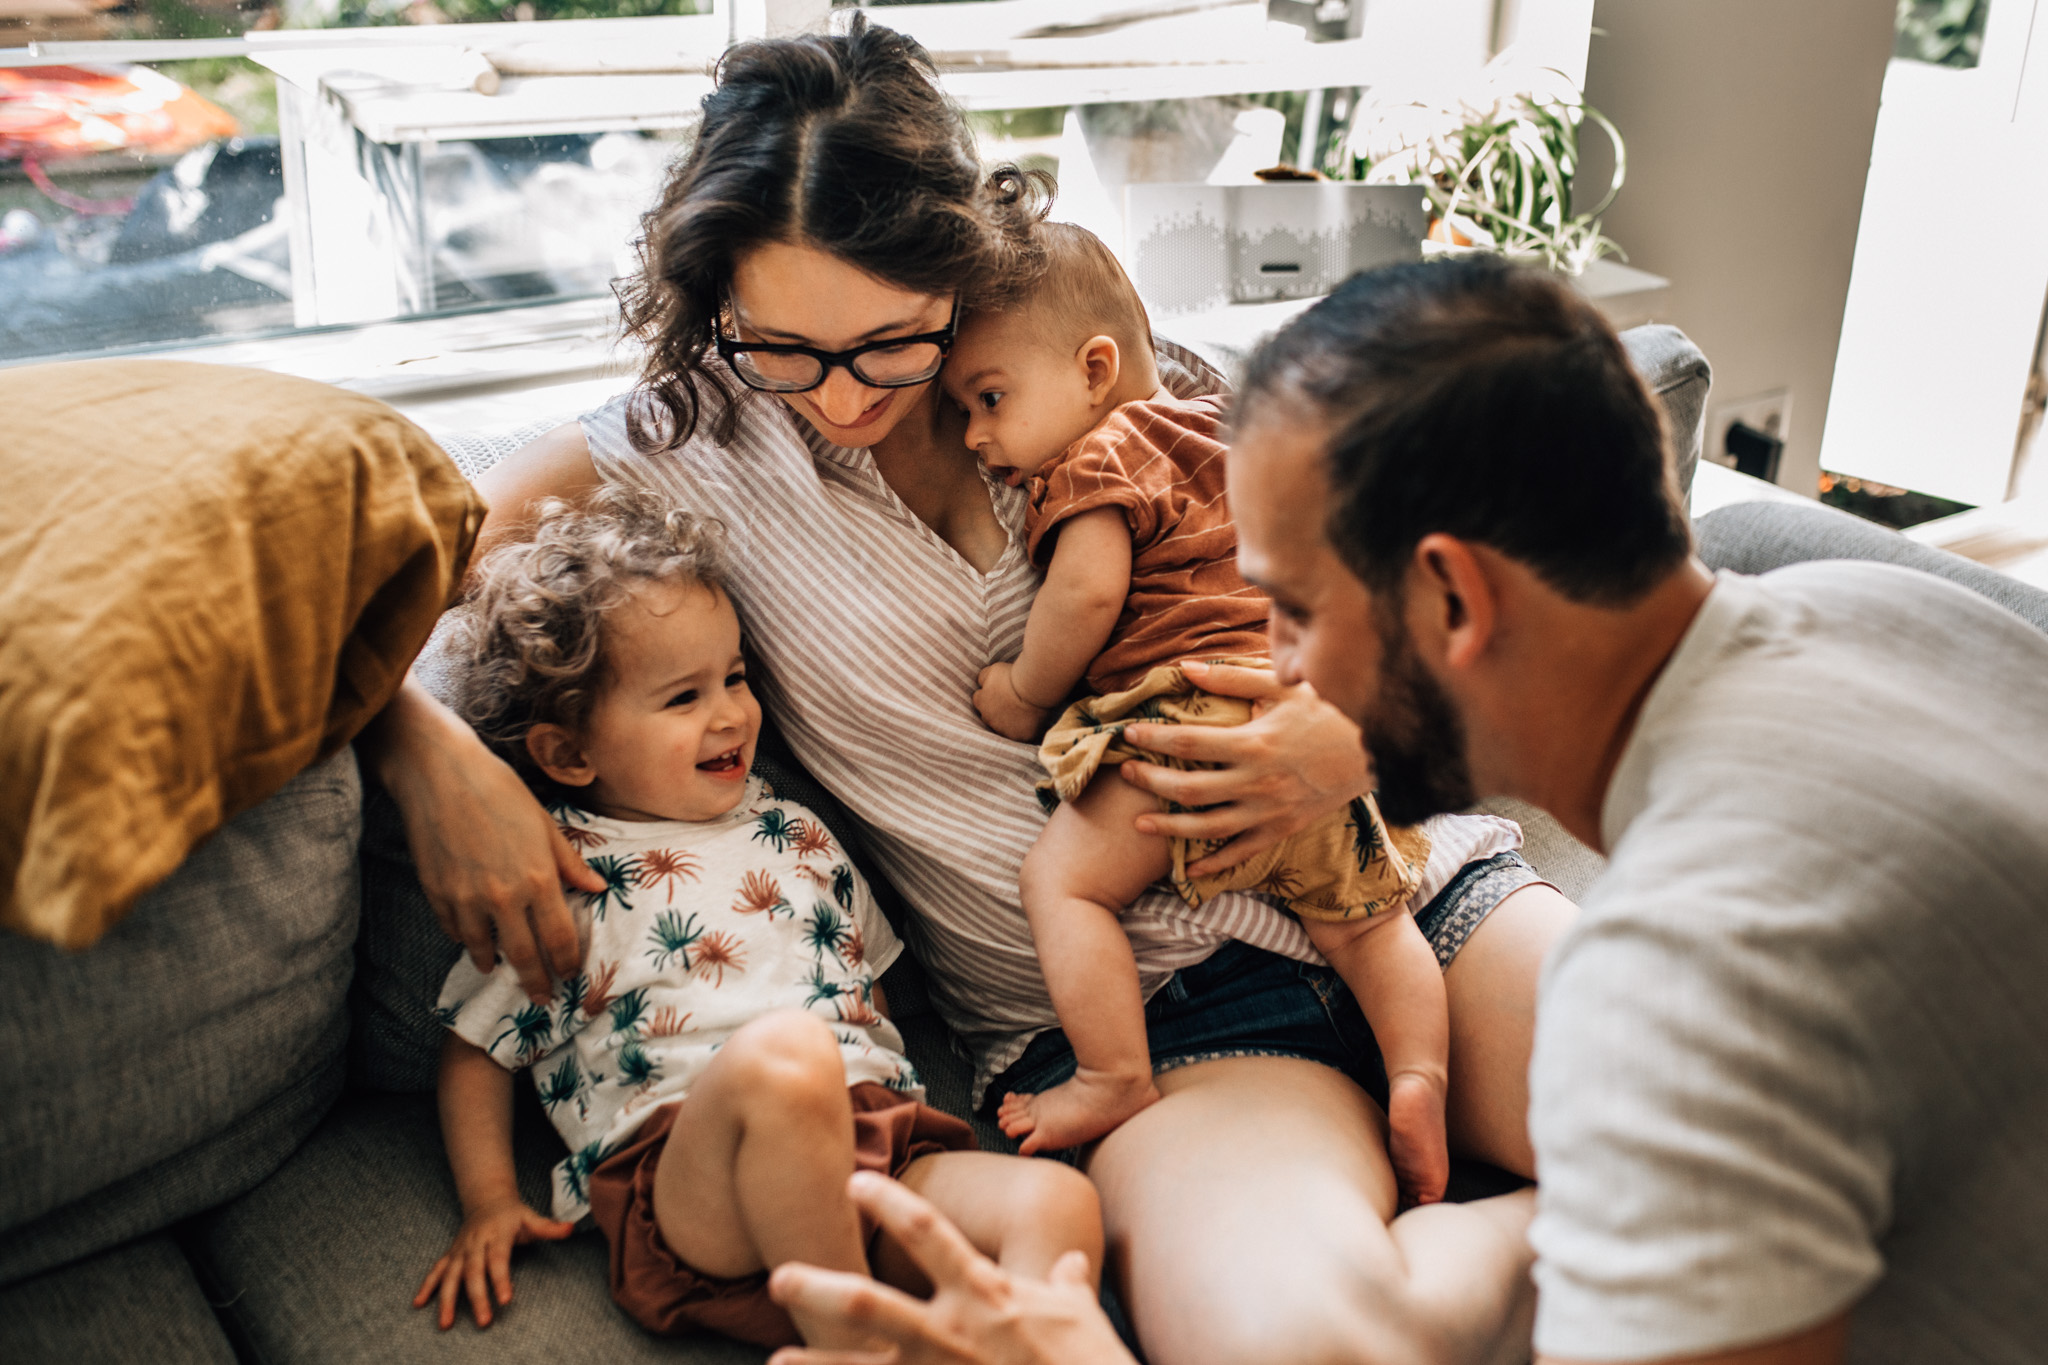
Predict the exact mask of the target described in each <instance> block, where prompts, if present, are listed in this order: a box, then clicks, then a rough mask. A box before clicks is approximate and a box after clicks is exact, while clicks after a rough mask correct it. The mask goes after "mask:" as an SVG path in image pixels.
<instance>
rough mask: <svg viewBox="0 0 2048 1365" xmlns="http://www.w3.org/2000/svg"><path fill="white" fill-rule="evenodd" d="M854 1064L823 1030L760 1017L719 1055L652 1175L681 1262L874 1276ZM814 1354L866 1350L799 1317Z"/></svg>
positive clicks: (666, 1232)
mask: <svg viewBox="0 0 2048 1365" xmlns="http://www.w3.org/2000/svg"><path fill="white" fill-rule="evenodd" d="M853 1167H854V1159H853V1104H852V1101H851V1100H850V1099H849V1098H848V1097H847V1085H846V1064H845V1062H843V1061H842V1060H841V1059H840V1055H839V1044H838V1042H837V1041H836V1040H835V1039H834V1038H833V1036H832V1030H831V1029H830V1028H829V1027H828V1026H827V1025H826V1023H825V1021H824V1020H822V1019H820V1018H818V1017H817V1016H815V1015H811V1014H806V1013H804V1012H803V1011H801V1010H778V1011H776V1012H775V1013H773V1014H767V1015H763V1016H762V1017H761V1018H759V1019H756V1020H754V1021H753V1022H752V1023H749V1024H748V1025H746V1026H745V1027H744V1028H742V1029H740V1030H739V1031H738V1032H737V1033H735V1034H733V1036H732V1037H731V1038H730V1039H729V1040H728V1041H727V1042H726V1044H725V1046H724V1047H722V1048H720V1049H719V1050H718V1055H717V1056H716V1057H714V1058H713V1059H712V1061H711V1064H710V1065H709V1066H707V1067H706V1068H705V1069H704V1073H703V1075H701V1076H700V1077H698V1079H697V1083H696V1084H695V1085H694V1086H692V1087H691V1089H690V1093H689V1097H688V1098H687V1099H685V1100H683V1101H682V1103H681V1104H680V1105H679V1106H678V1108H677V1111H676V1118H675V1123H674V1126H673V1127H671V1128H670V1129H669V1133H668V1140H667V1142H666V1143H665V1144H664V1145H663V1147H662V1151H661V1164H660V1166H659V1167H658V1168H657V1169H656V1171H655V1177H654V1217H655V1221H656V1223H657V1224H659V1226H660V1228H661V1235H662V1237H663V1239H664V1240H666V1241H667V1243H668V1245H669V1247H670V1248H671V1249H672V1250H674V1252H675V1253H676V1255H678V1256H679V1257H681V1258H682V1259H683V1260H685V1261H687V1262H689V1263H690V1265H692V1266H693V1267H695V1268H696V1269H698V1270H701V1271H703V1272H704V1273H705V1274H707V1275H716V1276H721V1277H731V1276H739V1275H750V1274H752V1273H754V1272H755V1271H758V1270H762V1269H771V1268H773V1267H775V1266H778V1265H781V1264H782V1263H783V1262H784V1261H806V1262H809V1263H810V1264H812V1265H818V1266H825V1267H828V1268H830V1269H833V1270H848V1271H857V1272H860V1273H862V1274H865V1273H866V1272H867V1269H868V1264H867V1256H866V1254H865V1250H864V1248H863V1246H862V1239H861V1226H860V1215H859V1213H858V1211H857V1210H856V1209H855V1208H854V1205H853V1201H852V1200H851V1199H850V1198H848V1196H847V1193H846V1182H847V1178H848V1177H849V1176H851V1175H852V1174H853ZM797 1330H798V1331H800V1332H802V1333H803V1334H804V1338H805V1340H806V1341H808V1342H809V1343H810V1344H811V1345H813V1346H857V1345H860V1344H862V1343H861V1342H860V1341H858V1340H846V1339H843V1334H835V1333H833V1332H831V1331H830V1330H825V1329H821V1328H820V1327H819V1326H818V1325H817V1324H813V1323H808V1322H805V1321H803V1320H802V1319H801V1318H799V1319H798V1320H797Z"/></svg>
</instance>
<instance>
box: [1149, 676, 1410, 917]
mask: <svg viewBox="0 0 2048 1365" xmlns="http://www.w3.org/2000/svg"><path fill="white" fill-rule="evenodd" d="M1182 668H1183V671H1184V672H1186V674H1187V676H1188V681H1189V682H1192V683H1193V684H1195V686H1197V687H1199V688H1201V689H1202V690H1203V691H1205V692H1213V693H1215V694H1216V695H1217V696H1219V697H1243V698H1245V699H1246V700H1248V701H1251V702H1252V703H1253V704H1254V707H1255V711H1256V713H1255V715H1254V717H1253V719H1251V720H1249V721H1247V722H1245V723H1244V724H1243V725H1232V726H1210V725H1146V724H1139V725H1132V726H1129V727H1128V728H1126V729H1125V730H1124V738H1125V739H1126V740H1128V741H1129V742H1130V743H1132V744H1134V745H1136V746H1137V747H1138V748H1140V749H1149V750H1151V751H1152V752H1154V753H1159V754H1169V755H1171V756H1173V757H1175V758H1182V759H1189V760H1192V761H1194V762H1197V763H1210V764H1214V765H1216V766H1215V767H1214V768H1202V769H1194V770H1189V771H1183V770H1181V769H1179V768H1169V767H1167V766H1166V765H1164V764H1161V763H1126V764H1124V765H1123V768H1122V770H1121V771H1122V773H1123V778H1124V781H1126V782H1128V783H1130V784H1131V785H1132V786H1134V787H1137V788H1140V789H1141V790H1144V791H1148V792H1150V793H1152V794H1153V795H1154V796H1159V797H1164V798H1165V799H1166V800H1168V801H1172V802H1174V803H1175V804H1176V805H1180V806H1185V807H1187V808H1188V809H1187V811H1186V812H1185V813H1182V814H1178V815H1174V814H1168V813H1166V812H1164V811H1161V812H1157V813H1152V812H1148V813H1147V814H1145V815H1141V816H1139V817H1138V830H1139V832H1140V833H1144V834H1164V835H1166V836H1168V837H1169V838H1176V839H1227V840H1229V842H1228V843H1226V844H1225V845H1224V846H1223V847H1222V848H1219V849H1217V850H1216V851H1215V852H1214V853H1212V854H1210V855H1209V856H1208V857H1206V858H1203V859H1200V860H1199V861H1197V862H1193V863H1190V864H1189V865H1188V875H1190V876H1193V877H1206V876H1209V875H1211V874H1213V873H1217V872H1222V871H1224V870H1225V869H1227V868H1232V867H1235V866H1237V865H1238V864H1239V863H1241V862H1243V861H1244V860H1245V859H1247V858H1249V857H1251V856H1252V855H1253V854H1255V853H1262V852H1264V851H1265V850H1266V849H1269V848H1271V847H1273V846H1274V845H1275V844H1277V843H1279V842H1280V841H1281V840H1283V839H1285V838H1287V837H1289V836H1290V835H1293V834H1297V833H1299V832H1300V831H1301V830H1304V829H1306V828H1308V826H1310V825H1312V824H1314V823H1315V822H1316V821H1317V820H1319V819H1321V818H1322V817H1323V816H1325V815H1327V814H1329V813H1330V812H1331V811H1333V810H1339V809H1341V808H1342V807H1343V806H1344V805H1345V804H1346V803H1347V802H1349V801H1351V800H1352V799H1353V798H1355V797H1360V796H1364V795H1365V794H1366V793H1367V792H1369V791H1371V790H1372V765H1371V764H1370V763H1369V762H1368V761H1367V759H1366V754H1365V746H1364V744H1363V742H1362V740H1361V737H1360V735H1359V733H1358V727H1357V726H1356V725H1353V724H1352V723H1351V722H1350V721H1349V720H1347V719H1346V718H1345V717H1344V714H1343V713H1342V712H1340V711H1339V710H1337V708H1336V707H1334V706H1331V705H1330V704H1329V703H1328V702H1326V701H1324V700H1323V699H1322V698H1320V697H1318V696H1317V695H1316V694H1315V691H1314V689H1313V688H1311V687H1309V686H1308V685H1307V684H1306V683H1304V684H1301V685H1299V686H1295V687H1282V686H1281V685H1280V681H1279V679H1278V678H1276V677H1275V676H1274V675H1273V673H1272V671H1271V670H1270V669H1264V668H1239V667H1235V666H1232V665H1229V664H1200V663H1192V662H1190V663H1187V664H1184V665H1183V666H1182Z"/></svg>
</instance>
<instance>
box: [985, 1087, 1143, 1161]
mask: <svg viewBox="0 0 2048 1365" xmlns="http://www.w3.org/2000/svg"><path fill="white" fill-rule="evenodd" d="M1158 1100H1159V1087H1158V1086H1156V1085H1154V1084H1152V1073H1151V1072H1150V1071H1141V1072H1130V1073H1124V1072H1107V1071H1091V1070H1089V1069H1088V1068H1087V1067H1085V1066H1084V1067H1082V1068H1081V1069H1080V1070H1079V1071H1077V1072H1075V1073H1074V1078H1073V1079H1072V1080H1070V1081H1066V1082H1064V1083H1062V1084H1060V1085H1056V1086H1054V1087H1053V1088H1052V1089H1050V1090H1045V1091H1041V1092H1040V1093H1038V1094H1036V1095H1019V1094H1015V1093H1011V1094H1008V1095H1005V1096H1004V1097H1003V1104H1002V1107H1001V1108H1000V1109H998V1110H997V1111H996V1123H997V1124H998V1125H999V1126H1000V1127H1001V1128H1002V1130H1003V1135H1004V1136H1005V1137H1011V1138H1021V1139H1023V1141H1022V1144H1021V1145H1020V1146H1019V1147H1018V1149H1017V1150H1018V1151H1020V1152H1022V1153H1023V1154H1024V1155H1025V1156H1032V1155H1035V1154H1036V1153H1039V1152H1057V1151H1059V1150H1060V1149H1061V1148H1063V1147H1073V1146H1077V1145H1079V1144H1080V1143H1083V1142H1092V1141H1094V1140H1095V1139H1096V1138H1099V1137H1101V1136H1102V1135H1103V1134H1104V1133H1107V1132H1109V1131H1110V1130H1112V1129H1114V1128H1115V1127H1116V1126H1117V1125H1118V1124H1120V1123H1122V1122H1123V1121H1124V1120H1125V1119H1127V1118H1129V1117H1131V1115H1133V1114H1135V1113H1137V1112H1138V1111H1139V1110H1140V1109H1143V1108H1145V1107H1147V1106H1148V1105H1151V1104H1155V1103H1157V1102H1158Z"/></svg>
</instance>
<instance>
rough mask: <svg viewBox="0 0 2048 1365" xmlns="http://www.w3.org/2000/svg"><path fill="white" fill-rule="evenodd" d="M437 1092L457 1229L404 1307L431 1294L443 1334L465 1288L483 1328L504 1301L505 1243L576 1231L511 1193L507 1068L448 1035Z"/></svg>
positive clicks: (508, 1293) (508, 1291) (507, 1278)
mask: <svg viewBox="0 0 2048 1365" xmlns="http://www.w3.org/2000/svg"><path fill="white" fill-rule="evenodd" d="M437 1089H438V1091H439V1095H440V1101H441V1136H442V1138H443V1140H444V1141H445V1142H446V1143H447V1144H448V1165H449V1167H450V1169H452V1170H453V1171H454V1173H455V1193H456V1195H457V1197H459V1198H460V1199H461V1200H462V1227H461V1228H460V1229H459V1230H458V1231H457V1232H456V1234H455V1241H454V1243H453V1244H452V1245H451V1246H450V1247H449V1248H448V1254H447V1255H445V1256H443V1257H442V1258H441V1259H440V1260H438V1261H436V1262H434V1268H433V1269H432V1270H430V1271H428V1272H427V1278H426V1281H425V1282H424V1283H423V1284H421V1285H420V1290H419V1293H417V1294H415V1295H414V1296H413V1301H412V1306H413V1307H415V1308H424V1307H425V1306H426V1305H427V1304H428V1303H429V1302H431V1301H432V1300H433V1299H435V1298H436V1297H438V1298H439V1299H440V1301H441V1329H442V1330H443V1331H446V1330H447V1329H448V1328H450V1327H453V1326H454V1325H455V1309H456V1304H457V1302H458V1300H459V1299H460V1298H461V1296H462V1292H463V1290H465V1289H467V1290H468V1291H469V1308H470V1312H471V1313H473V1314H475V1316H476V1325H477V1326H479V1327H488V1326H490V1325H491V1302H492V1299H493V1298H494V1297H495V1299H496V1301H497V1303H498V1305H499V1306H500V1307H503V1306H504V1305H505V1304H508V1303H510V1302H512V1248H513V1247H515V1246H522V1245H524V1244H525V1243H527V1242H531V1241H534V1240H536V1239H541V1238H545V1239H547V1240H549V1241H558V1240H560V1239H561V1238H564V1237H567V1236H568V1235H569V1234H570V1233H571V1232H574V1231H575V1230H576V1229H575V1225H574V1224H572V1223H558V1222H556V1221H555V1220H554V1219H552V1218H543V1217H542V1216H541V1215H540V1214H538V1213H535V1212H534V1211H533V1210H532V1209H530V1208H528V1207H526V1203H525V1201H524V1200H522V1199H521V1198H520V1197H519V1180H518V1177H517V1175H516V1173H515V1172H514V1170H513V1166H512V1073H511V1072H509V1071H507V1070H505V1069H504V1068H503V1067H501V1066H499V1065H498V1064H497V1063H496V1062H494V1061H492V1060H491V1057H490V1054H489V1053H487V1052H485V1051H484V1050H483V1049H482V1048H479V1047H477V1046H475V1045H474V1044H472V1043H468V1042H465V1041H463V1040H462V1039H461V1038H459V1037H457V1036H456V1035H454V1034H452V1033H451V1034H449V1035H448V1040H447V1042H446V1043H444V1044H443V1045H442V1048H441V1077H440V1082H439V1085H438V1087H437ZM487 1281H488V1284H487ZM493 1291H494V1292H493Z"/></svg>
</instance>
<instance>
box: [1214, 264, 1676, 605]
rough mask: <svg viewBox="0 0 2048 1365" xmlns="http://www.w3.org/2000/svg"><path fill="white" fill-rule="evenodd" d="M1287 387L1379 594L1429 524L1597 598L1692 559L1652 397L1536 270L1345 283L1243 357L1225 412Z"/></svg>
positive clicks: (1628, 591)
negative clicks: (1310, 423)
mask: <svg viewBox="0 0 2048 1365" xmlns="http://www.w3.org/2000/svg"><path fill="white" fill-rule="evenodd" d="M1275 400H1278V403H1277V404H1276V403H1275ZM1302 400H1307V402H1308V404H1309V405H1310V406H1312V407H1313V408H1315V409H1317V410H1318V411H1319V413H1320V415H1321V417H1322V419H1323V420H1326V421H1328V422H1330V423H1331V424H1332V426H1333V428H1334V432H1335V434H1334V436H1333V437H1332V439H1331V442H1330V448H1329V453H1328V465H1327V472H1328V475H1329V479H1330V487H1331V493H1332V499H1331V507H1330V516H1329V523H1328V534H1329V537H1330V543H1331V545H1332V546H1333V547H1334V548H1335V549H1336V551H1337V552H1338V554H1339V555H1340V556H1341V557H1342V558H1343V559H1344V561H1345V563H1346V564H1347V565H1348V566H1349V567H1350V569H1351V571H1352V572H1353V573H1355V574H1357V575H1358V576H1359V578H1360V579H1361V580H1363V581H1364V582H1365V584H1366V585H1367V586H1368V587H1370V588H1372V589H1374V590H1375V591H1391V590H1393V589H1395V588H1398V586H1399V585H1400V583H1401V581H1402V578H1403V576H1404V575H1405V573H1406V570H1407V566H1408V563H1409V560H1410V558H1411V557H1412V555H1413V553H1414V550H1415V546H1416V544H1417V542H1419V541H1420V540H1421V539H1422V538H1423V537H1424V536H1426V535H1430V534H1433V533H1436V532H1445V533H1447V534H1450V535H1453V536H1457V537H1459V538H1461V539H1464V540H1470V541H1475V542H1477V543H1479V544H1482V545H1487V546H1490V547H1492V548H1493V549H1495V550H1498V551H1500V552H1501V553H1502V554H1505V555H1507V556H1509V557H1510V558H1512V559H1515V560H1518V561H1520V562H1521V563H1523V564H1526V565H1528V566H1529V567H1530V568H1531V569H1533V570H1534V571H1535V572H1536V573H1537V574H1538V575H1539V576H1540V577H1541V578H1542V579H1543V581H1544V582H1546V583H1548V584H1549V585H1550V586H1551V587H1553V588H1555V589H1556V590H1557V591H1559V592H1560V593H1563V594H1564V595H1565V596H1567V597H1570V598H1572V599H1574V600H1576V601H1583V602H1592V603H1599V604H1602V605H1620V604H1622V603H1626V602H1630V601H1633V600H1635V599H1637V598H1638V597H1640V596H1641V595H1642V594H1643V593H1644V592H1646V591H1647V590H1648V589H1649V588H1650V587H1651V586H1653V585H1654V584H1655V583H1657V582H1658V581H1660V580H1661V579H1662V578H1663V577H1664V576H1665V575H1667V574H1668V573H1670V572H1671V571H1672V570H1673V569H1675V568H1676V567H1677V566H1678V565H1679V564H1680V563H1682V562H1683V561H1684V559H1685V557H1686V556H1687V554H1689V553H1690V552H1691V549H1692V530H1691V525H1690V523H1689V522H1688V521H1687V519H1686V516H1685V512H1684V510H1683V508H1682V507H1681V504H1680V500H1679V495H1678V486H1677V481H1676V478H1675V477H1674V474H1673V469H1672V460H1671V455H1670V442H1669V439H1668V438H1667V435H1666V431H1665V426H1664V418H1663V410H1662V408H1661V407H1660V406H1659V405H1658V403H1657V401H1656V399H1655V398H1654V397H1652V396H1651V394H1650V392H1649V390H1648V389H1647V388H1646V387H1645V386H1644V384H1643V381H1642V379H1641V378H1640V377H1639V376H1638V375H1637V374H1636V372H1635V370H1634V368H1633V367H1632V366H1631V365H1630V364H1629V360H1628V355H1627V352H1626V351H1625V350H1624V349H1623V347H1622V345H1621V342H1620V340H1619V338H1617V337H1616V336H1615V334H1614V329H1613V328H1611V327H1609V326H1608V325H1607V322H1606V319H1604V318H1602V317H1601V316H1600V313H1599V312H1598V310H1596V309H1595V308H1594V307H1593V306H1592V305H1591V304H1590V303H1588V302H1586V301H1585V300H1584V299H1582V298H1581V297H1579V295H1578V294H1576V293H1575V292H1574V291H1573V290H1572V289H1571V287H1570V286H1569V285H1566V284H1565V283H1563V282H1562V281H1560V280H1558V279H1556V278H1555V277H1553V276H1551V275H1549V274H1547V273H1545V272H1543V271H1540V270H1536V269H1533V268H1525V267H1519V266H1514V265H1510V264H1508V263H1506V262H1504V261H1501V260H1500V259H1498V258H1496V257H1485V256H1470V257H1461V258H1458V259H1456V260H1448V261H1429V262H1423V263H1421V264H1415V265H1401V266H1390V267H1387V268H1384V269H1380V270H1373V271H1368V272H1366V273H1365V274H1362V275H1358V276H1355V277H1353V278H1352V279H1350V280H1349V281H1347V282H1345V283H1344V284H1343V285H1342V286H1340V287H1339V288H1338V289H1337V290H1336V291H1335V292H1333V293H1332V294H1331V295H1330V296H1329V297H1328V298H1327V299H1325V300H1323V301H1322V302H1321V303H1319V304H1317V305H1316V306H1315V307H1314V308H1311V309H1310V310H1308V312H1306V313H1304V314H1302V315H1301V316H1300V317H1299V318H1296V319H1295V320H1294V321H1293V322H1292V323H1290V324H1289V325H1288V326H1287V327H1285V328H1284V329H1282V330H1281V331H1280V332H1279V333H1278V334H1277V335H1276V336H1274V337H1273V338H1272V339H1271V340H1269V341H1267V342H1266V343H1265V344H1264V345H1263V346H1261V347H1260V348H1259V349H1258V351H1257V352H1256V353H1255V354H1254V355H1253V356H1252V359H1251V362H1250V364H1249V366H1248V367H1247V370H1246V374H1245V378H1244V383H1243V386H1242V389H1241V396H1240V398H1239V402H1238V416H1237V422H1238V425H1239V426H1240V427H1248V426H1250V425H1252V424H1253V423H1254V422H1255V421H1256V420H1258V419H1259V418H1260V417H1261V416H1262V414H1263V413H1264V412H1265V410H1266V409H1267V408H1268V405H1274V406H1273V411H1274V414H1275V416H1276V417H1277V416H1278V414H1279V413H1281V412H1284V411H1286V410H1287V405H1289V404H1296V403H1300V402H1301V401H1302Z"/></svg>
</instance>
